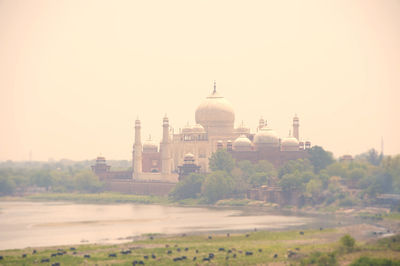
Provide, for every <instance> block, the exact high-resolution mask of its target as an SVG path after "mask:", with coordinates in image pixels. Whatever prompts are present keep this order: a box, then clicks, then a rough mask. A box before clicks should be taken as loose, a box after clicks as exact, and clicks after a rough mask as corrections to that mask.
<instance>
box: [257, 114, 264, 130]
mask: <svg viewBox="0 0 400 266" xmlns="http://www.w3.org/2000/svg"><path fill="white" fill-rule="evenodd" d="M264 126H265V121H264V119H263V118H262V117H261V118H260V120H258V130H260V129H262V128H263V127H264Z"/></svg>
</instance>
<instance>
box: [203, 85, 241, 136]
mask: <svg viewBox="0 0 400 266" xmlns="http://www.w3.org/2000/svg"><path fill="white" fill-rule="evenodd" d="M195 118H196V123H197V124H200V125H202V126H203V127H204V129H205V130H206V131H207V132H209V133H210V128H215V129H217V128H219V129H220V130H223V129H225V130H223V131H225V132H226V130H229V131H233V126H234V122H235V111H234V110H233V106H232V104H231V103H230V102H228V101H227V100H226V99H225V98H224V97H222V96H220V95H219V94H218V93H217V91H216V89H215V85H214V91H213V93H212V94H211V95H209V96H208V97H207V98H206V99H205V100H204V101H203V102H202V103H201V104H200V105H199V106H198V107H197V109H196V115H195ZM211 131H213V130H211ZM221 133H222V132H221Z"/></svg>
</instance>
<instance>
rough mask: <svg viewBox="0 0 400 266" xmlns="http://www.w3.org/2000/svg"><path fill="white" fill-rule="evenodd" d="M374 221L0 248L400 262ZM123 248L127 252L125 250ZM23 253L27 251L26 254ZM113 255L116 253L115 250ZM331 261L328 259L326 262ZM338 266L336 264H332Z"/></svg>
mask: <svg viewBox="0 0 400 266" xmlns="http://www.w3.org/2000/svg"><path fill="white" fill-rule="evenodd" d="M373 230H376V228H374V227H373V226H371V225H366V224H363V225H357V226H347V227H338V228H330V229H322V228H321V229H313V230H303V231H298V230H291V231H278V232H277V231H274V232H271V231H257V232H254V231H252V232H247V233H241V234H238V233H231V234H229V235H228V234H212V235H210V234H201V235H175V236H162V235H144V236H142V237H141V238H138V239H137V240H135V241H132V242H129V243H125V244H120V245H76V246H55V247H42V248H35V249H33V248H26V249H16V250H5V251H0V256H2V260H0V264H2V265H23V264H35V263H40V262H42V261H47V260H48V262H49V263H50V264H53V263H57V262H58V263H60V264H61V265H88V264H89V265H94V264H96V265H110V264H113V265H114V264H116V265H132V263H133V262H134V261H137V262H140V261H142V262H143V263H144V264H146V265H193V264H194V263H200V264H201V265H206V264H208V261H207V259H206V260H204V258H208V259H209V260H210V261H211V262H212V264H214V265H226V264H229V265H265V264H268V265H286V264H287V263H292V264H299V263H300V262H301V261H303V262H311V261H314V262H315V263H317V262H321V261H326V260H330V261H331V262H332V263H333V262H336V263H337V264H340V265H345V264H349V263H350V262H352V261H355V260H357V259H358V258H360V257H363V256H367V257H370V258H375V259H376V258H379V259H390V260H395V261H397V262H396V263H397V264H391V265H399V263H400V252H399V251H400V236H399V235H397V236H391V237H389V238H385V239H379V238H378V236H376V235H365V234H363V232H364V231H373ZM349 233H350V234H352V236H353V237H354V238H355V239H356V245H355V247H354V248H352V249H351V250H344V249H343V247H342V246H341V244H340V238H341V237H342V236H344V235H345V234H349ZM123 253H125V254H123ZM24 254H25V255H24ZM111 254H113V255H111ZM324 265H328V264H324ZM329 265H335V264H329Z"/></svg>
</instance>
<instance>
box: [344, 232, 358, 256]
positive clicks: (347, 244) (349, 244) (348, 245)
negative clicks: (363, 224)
mask: <svg viewBox="0 0 400 266" xmlns="http://www.w3.org/2000/svg"><path fill="white" fill-rule="evenodd" d="M355 243H356V240H355V239H354V238H353V237H351V236H350V235H349V234H346V235H344V236H342V238H341V239H340V244H341V248H342V249H344V250H345V251H346V252H351V251H353V249H354V245H355Z"/></svg>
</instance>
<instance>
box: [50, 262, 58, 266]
mask: <svg viewBox="0 0 400 266" xmlns="http://www.w3.org/2000/svg"><path fill="white" fill-rule="evenodd" d="M51 266H60V263H59V262H56V263H53V264H51Z"/></svg>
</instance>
